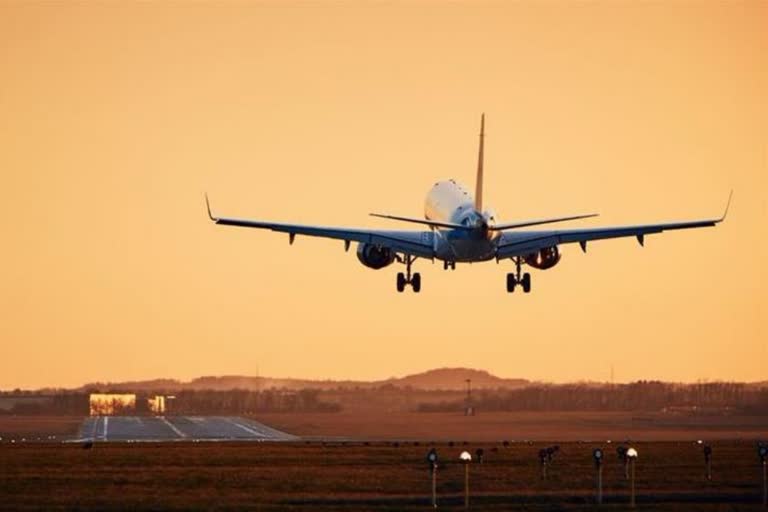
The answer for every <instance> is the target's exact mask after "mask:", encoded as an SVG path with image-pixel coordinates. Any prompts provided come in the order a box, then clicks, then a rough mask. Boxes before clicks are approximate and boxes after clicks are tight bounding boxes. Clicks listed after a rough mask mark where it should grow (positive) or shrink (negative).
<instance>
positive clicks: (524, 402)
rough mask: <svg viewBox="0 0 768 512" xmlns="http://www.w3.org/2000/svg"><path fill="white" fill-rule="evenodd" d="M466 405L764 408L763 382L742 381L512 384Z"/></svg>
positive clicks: (767, 402) (433, 406)
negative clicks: (513, 388) (515, 385)
mask: <svg viewBox="0 0 768 512" xmlns="http://www.w3.org/2000/svg"><path fill="white" fill-rule="evenodd" d="M466 405H467V399H466V398H463V399H460V400H452V401H440V402H432V403H420V404H419V406H418V410H419V411H421V412H440V411H456V410H461V409H462V408H463V407H464V406H466ZM471 405H472V406H474V407H475V408H477V409H480V410H484V411H555V410H557V411H581V410H595V411H597V410H599V411H632V410H647V411H659V410H664V409H670V408H682V409H691V410H696V409H698V410H706V409H710V410H711V409H717V410H719V411H723V410H733V411H734V412H736V411H738V412H742V413H756V414H761V413H768V388H766V387H755V386H749V385H747V384H742V383H731V382H711V383H697V384H671V383H666V382H659V381H638V382H633V383H630V384H616V385H613V384H611V385H608V384H604V385H586V384H560V385H555V384H549V385H532V386H527V387H525V388H521V389H515V390H479V391H475V392H473V394H472V398H471Z"/></svg>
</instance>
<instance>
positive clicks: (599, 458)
mask: <svg viewBox="0 0 768 512" xmlns="http://www.w3.org/2000/svg"><path fill="white" fill-rule="evenodd" d="M592 457H593V458H594V459H595V468H596V469H597V504H598V505H602V504H603V450H601V449H600V448H595V449H594V450H592Z"/></svg>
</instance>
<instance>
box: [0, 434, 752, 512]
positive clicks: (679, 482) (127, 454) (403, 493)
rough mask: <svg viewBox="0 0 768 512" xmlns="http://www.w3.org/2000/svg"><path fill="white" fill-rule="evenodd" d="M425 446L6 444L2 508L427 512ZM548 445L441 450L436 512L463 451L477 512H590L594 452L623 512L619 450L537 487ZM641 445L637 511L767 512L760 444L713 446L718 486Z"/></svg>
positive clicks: (562, 459)
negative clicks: (478, 459)
mask: <svg viewBox="0 0 768 512" xmlns="http://www.w3.org/2000/svg"><path fill="white" fill-rule="evenodd" d="M429 446H430V444H429V443H428V442H421V443H419V444H418V445H415V444H414V443H399V444H397V445H396V444H395V443H394V442H389V443H370V444H368V445H365V444H360V443H356V444H353V443H345V444H344V443H325V444H323V443H319V442H317V443H311V444H308V443H307V442H299V443H257V442H249V443H237V442H233V443H205V442H202V443H194V442H175V443H131V444H128V443H97V444H96V445H95V446H94V447H93V448H92V449H90V450H86V449H83V448H82V446H81V445H79V444H58V443H57V444H53V443H51V444H48V443H26V444H20V443H17V444H8V443H3V444H0V509H2V510H263V511H270V510H312V511H328V510H355V511H359V510H377V511H378V510H381V511H384V510H388V511H407V510H428V509H431V506H430V504H429V493H430V480H429V473H428V471H427V466H426V464H425V455H426V452H427V450H428V449H429ZM542 446H546V445H543V444H529V443H525V442H516V443H510V444H509V445H508V446H504V444H503V443H490V442H488V443H472V444H468V445H466V446H465V445H463V444H461V443H458V444H454V446H449V445H448V443H446V442H441V443H437V444H436V448H437V450H438V453H439V455H440V457H441V460H442V463H441V467H440V469H439V473H438V493H439V496H440V498H439V499H440V507H439V508H440V509H444V510H460V509H462V508H463V502H462V498H461V493H462V489H463V478H464V468H463V466H462V465H460V464H459V463H458V462H457V459H458V455H459V453H460V452H461V451H462V450H464V449H467V450H469V451H470V452H472V453H473V454H474V452H475V450H476V449H477V448H480V447H482V448H483V449H484V450H485V458H486V460H485V462H484V463H483V464H476V463H473V464H472V466H471V467H470V479H471V481H470V485H471V489H472V506H471V508H472V509H473V510H569V511H570V510H592V509H595V508H596V507H595V505H594V484H595V481H594V478H595V471H594V465H593V461H592V449H593V448H595V447H597V446H601V447H602V448H604V449H605V451H606V454H607V460H606V464H605V466H604V482H605V497H606V504H605V505H603V507H601V510H627V509H628V499H629V498H628V492H629V483H628V482H627V481H626V480H625V479H624V472H623V467H622V465H621V464H620V462H619V461H618V458H617V456H616V451H615V449H616V444H615V443H614V444H605V443H603V444H599V443H561V444H560V451H559V452H558V453H557V455H556V456H555V458H554V461H553V464H552V466H551V467H550V470H549V479H548V480H542V479H541V473H540V467H539V461H538V457H537V453H538V450H539V449H540V448H541V447H542ZM634 446H636V448H637V449H638V451H639V453H640V456H639V459H638V463H637V492H638V509H639V510H686V511H687V510H693V511H740V510H755V511H757V510H765V509H764V508H763V507H762V506H761V504H760V501H761V469H760V465H759V462H758V458H757V455H756V451H755V444H754V442H753V441H746V440H745V441H718V442H714V443H712V448H713V479H712V481H711V482H708V481H707V480H706V479H705V477H704V475H705V469H704V457H703V455H702V447H701V446H699V445H697V444H696V443H693V442H644V443H643V442H641V443H637V444H635V445H634Z"/></svg>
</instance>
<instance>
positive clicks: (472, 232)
mask: <svg viewBox="0 0 768 512" xmlns="http://www.w3.org/2000/svg"><path fill="white" fill-rule="evenodd" d="M484 141H485V114H482V115H481V117H480V147H479V151H478V159H477V180H476V183H475V197H474V199H473V198H472V196H471V195H470V193H469V192H468V191H467V189H466V188H464V187H463V186H461V185H460V184H459V183H457V182H456V181H455V180H453V179H449V180H444V181H438V182H437V183H435V185H434V186H433V187H432V189H431V190H430V191H429V193H428V194H427V198H426V201H425V205H424V218H423V219H420V218H413V217H403V216H398V215H385V214H380V213H371V214H370V215H371V216H374V217H381V218H385V219H390V220H395V221H400V222H409V223H415V224H421V225H424V226H427V227H428V228H429V229H428V230H427V231H390V230H380V229H365V228H363V229H350V228H342V227H324V226H313V225H304V224H287V223H279V222H268V221H261V220H248V219H235V218H228V217H218V216H214V215H213V214H212V213H211V205H210V202H209V200H208V195H207V194H206V195H205V201H206V207H207V209H208V217H209V218H210V219H211V220H212V221H213V222H215V223H216V224H220V225H223V226H238V227H246V228H257V229H268V230H272V231H278V232H282V233H288V237H289V243H290V244H293V241H294V239H295V238H296V235H303V236H315V237H322V238H332V239H337V240H343V241H344V249H345V251H349V246H350V243H351V242H357V259H358V260H359V261H360V263H362V264H363V265H365V266H366V267H369V268H372V269H375V270H379V269H382V268H384V267H387V266H389V265H392V264H393V263H395V262H397V263H400V264H404V265H405V272H398V274H397V281H396V284H397V291H398V292H402V291H404V290H405V288H406V287H407V286H409V285H410V286H411V288H412V290H413V291H414V292H415V293H418V292H419V291H421V274H419V273H418V272H412V271H411V267H412V265H413V263H414V262H415V261H416V260H417V259H419V258H422V259H428V260H432V261H433V262H434V260H440V261H442V262H443V269H445V270H448V269H451V270H455V269H456V263H476V262H483V261H490V260H496V262H497V263H498V262H499V261H501V260H511V261H512V262H513V263H514V264H515V272H513V273H508V274H507V281H506V283H507V292H509V293H512V292H514V291H515V289H516V288H517V287H518V286H519V287H520V288H522V290H523V292H524V293H529V292H530V291H531V275H530V274H529V273H528V272H525V273H522V267H523V265H527V266H529V267H531V268H534V269H537V270H547V269H550V268H552V267H554V266H555V265H557V264H558V263H559V262H560V258H561V254H560V249H559V246H560V245H563V244H570V243H578V244H579V245H580V246H581V250H582V251H583V252H585V253H586V252H587V242H591V241H594V240H603V239H608V238H619V237H636V238H637V241H638V242H639V243H640V245H641V246H642V245H644V243H645V236H646V235H650V234H656V233H661V232H662V231H667V230H673V229H690V228H702V227H711V226H715V225H717V224H719V223H720V222H722V221H723V220H725V217H726V215H727V214H728V208H729V207H730V203H731V197H732V195H733V191H731V196H729V197H728V203H727V205H726V208H725V212H724V213H723V215H722V216H721V217H720V218H714V219H705V220H693V221H688V222H670V223H662V224H642V225H634V226H615V227H598V228H581V229H554V230H545V231H527V230H525V231H516V230H518V229H520V228H527V227H531V226H539V225H542V224H553V223H558V222H565V221H572V220H578V219H585V218H589V217H595V216H597V214H594V213H593V214H586V215H571V216H566V217H555V218H548V219H540V220H527V221H519V222H511V223H497V219H496V214H495V213H494V211H493V210H492V209H484V208H483V146H484Z"/></svg>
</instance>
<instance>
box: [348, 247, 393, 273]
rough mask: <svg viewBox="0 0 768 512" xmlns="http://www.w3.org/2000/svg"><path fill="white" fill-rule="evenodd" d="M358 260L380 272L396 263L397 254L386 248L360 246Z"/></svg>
mask: <svg viewBox="0 0 768 512" xmlns="http://www.w3.org/2000/svg"><path fill="white" fill-rule="evenodd" d="M357 259H358V260H360V263H362V264H363V265H365V266H366V267H368V268H372V269H375V270H378V269H380V268H384V267H386V266H388V265H391V264H392V263H393V262H394V261H395V253H394V252H393V251H392V249H388V248H386V247H379V246H376V245H372V244H358V246H357Z"/></svg>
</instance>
